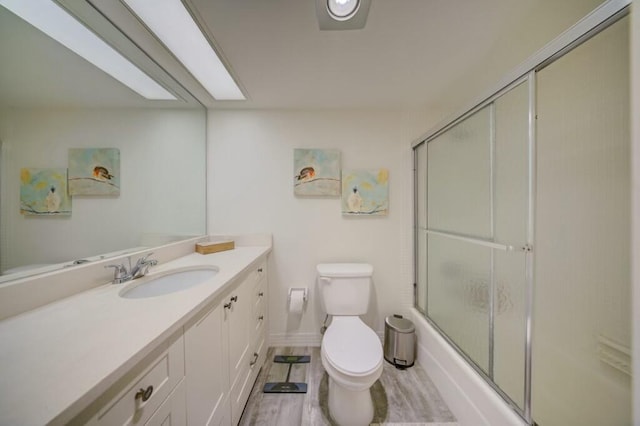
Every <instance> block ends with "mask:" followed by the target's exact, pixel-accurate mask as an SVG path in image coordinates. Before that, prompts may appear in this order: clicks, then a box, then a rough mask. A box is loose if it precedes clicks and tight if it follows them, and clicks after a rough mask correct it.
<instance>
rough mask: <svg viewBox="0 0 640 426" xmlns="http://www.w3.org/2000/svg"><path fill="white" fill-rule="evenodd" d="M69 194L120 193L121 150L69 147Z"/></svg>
mask: <svg viewBox="0 0 640 426" xmlns="http://www.w3.org/2000/svg"><path fill="white" fill-rule="evenodd" d="M69 194H71V195H120V150H119V149H117V148H86V149H79V148H71V149H69Z"/></svg>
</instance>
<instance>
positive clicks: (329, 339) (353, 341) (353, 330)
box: [322, 317, 382, 375]
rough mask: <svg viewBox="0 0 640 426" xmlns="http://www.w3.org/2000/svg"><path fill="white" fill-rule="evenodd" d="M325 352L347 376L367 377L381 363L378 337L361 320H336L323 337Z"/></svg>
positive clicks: (351, 318)
mask: <svg viewBox="0 0 640 426" xmlns="http://www.w3.org/2000/svg"><path fill="white" fill-rule="evenodd" d="M322 350H323V351H324V353H325V356H326V358H327V360H328V361H329V362H331V364H332V365H333V366H334V367H335V368H336V369H338V370H341V371H343V372H344V373H346V374H354V375H361V374H367V373H369V372H371V371H372V370H374V369H375V368H377V367H378V366H379V365H380V363H381V362H382V344H381V343H380V339H379V338H378V335H377V334H376V333H375V332H374V331H373V330H372V329H370V328H369V327H367V325H366V324H365V323H363V322H362V320H360V318H358V317H333V319H332V321H331V325H330V326H329V328H328V329H327V331H326V332H325V333H324V337H323V338H322Z"/></svg>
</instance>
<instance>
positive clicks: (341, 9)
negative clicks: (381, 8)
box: [315, 0, 371, 31]
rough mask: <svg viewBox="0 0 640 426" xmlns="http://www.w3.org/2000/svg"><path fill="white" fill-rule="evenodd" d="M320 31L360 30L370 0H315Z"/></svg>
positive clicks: (367, 13)
mask: <svg viewBox="0 0 640 426" xmlns="http://www.w3.org/2000/svg"><path fill="white" fill-rule="evenodd" d="M315 2H316V17H317V18H318V25H319V27H320V30H321V31H340V30H361V29H363V28H364V26H365V25H366V23H367V16H368V15H369V7H370V6H371V0H315Z"/></svg>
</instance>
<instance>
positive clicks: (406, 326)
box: [384, 315, 416, 333]
mask: <svg viewBox="0 0 640 426" xmlns="http://www.w3.org/2000/svg"><path fill="white" fill-rule="evenodd" d="M384 322H385V323H386V324H387V325H388V326H389V327H391V328H393V329H394V330H395V331H397V332H399V333H413V332H414V331H415V330H416V328H415V326H414V325H413V323H412V322H411V321H409V320H408V319H406V318H403V317H402V315H389V316H388V317H387V318H386V319H385V320H384Z"/></svg>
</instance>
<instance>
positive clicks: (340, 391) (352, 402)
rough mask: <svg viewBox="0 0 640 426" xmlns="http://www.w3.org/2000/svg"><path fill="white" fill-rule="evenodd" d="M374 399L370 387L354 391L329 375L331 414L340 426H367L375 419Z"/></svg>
mask: <svg viewBox="0 0 640 426" xmlns="http://www.w3.org/2000/svg"><path fill="white" fill-rule="evenodd" d="M373 413H374V412H373V400H372V399H371V390H370V389H369V388H367V389H365V390H361V391H352V390H348V389H345V388H343V387H342V386H340V385H339V384H337V383H336V382H335V380H333V379H332V378H331V376H329V414H330V415H331V418H332V419H333V420H334V421H335V422H336V423H337V424H338V425H340V426H366V425H369V424H370V423H371V420H373Z"/></svg>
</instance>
